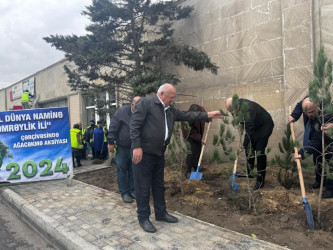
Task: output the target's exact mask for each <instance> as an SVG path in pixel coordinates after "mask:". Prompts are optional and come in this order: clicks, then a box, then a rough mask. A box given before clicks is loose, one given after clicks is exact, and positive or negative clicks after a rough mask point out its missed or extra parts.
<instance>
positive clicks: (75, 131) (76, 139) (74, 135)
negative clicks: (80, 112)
mask: <svg viewBox="0 0 333 250" xmlns="http://www.w3.org/2000/svg"><path fill="white" fill-rule="evenodd" d="M80 132H81V131H80V129H79V124H74V126H73V128H72V129H71V130H70V135H71V145H72V159H73V167H75V163H74V158H75V159H76V164H77V167H81V166H82V165H81V162H80V149H81V148H82V141H81V135H80Z"/></svg>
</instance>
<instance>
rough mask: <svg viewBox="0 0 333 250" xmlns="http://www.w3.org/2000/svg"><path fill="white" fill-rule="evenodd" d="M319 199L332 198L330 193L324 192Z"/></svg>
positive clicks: (332, 195)
mask: <svg viewBox="0 0 333 250" xmlns="http://www.w3.org/2000/svg"><path fill="white" fill-rule="evenodd" d="M321 198H323V199H330V198H333V193H332V192H331V191H328V190H326V191H325V192H323V194H322V195H321Z"/></svg>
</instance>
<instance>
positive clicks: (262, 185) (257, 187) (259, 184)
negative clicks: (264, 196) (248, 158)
mask: <svg viewBox="0 0 333 250" xmlns="http://www.w3.org/2000/svg"><path fill="white" fill-rule="evenodd" d="M263 187H264V183H263V182H259V181H257V182H256V185H255V186H254V187H253V190H258V189H260V188H263Z"/></svg>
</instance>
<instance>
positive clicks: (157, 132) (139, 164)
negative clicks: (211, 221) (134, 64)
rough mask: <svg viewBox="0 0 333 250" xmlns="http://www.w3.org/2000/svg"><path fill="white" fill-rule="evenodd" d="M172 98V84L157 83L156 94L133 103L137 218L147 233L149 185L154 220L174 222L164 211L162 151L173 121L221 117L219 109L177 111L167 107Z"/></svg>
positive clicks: (173, 90)
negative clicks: (209, 110)
mask: <svg viewBox="0 0 333 250" xmlns="http://www.w3.org/2000/svg"><path fill="white" fill-rule="evenodd" d="M175 97H176V89H175V87H174V86H172V85H171V84H169V83H165V84H163V85H162V86H160V88H159V89H158V92H157V95H154V96H149V97H145V98H141V99H140V100H139V101H138V102H137V104H136V105H135V109H134V113H133V115H132V119H131V127H130V135H131V140H132V148H133V163H134V165H133V170H134V183H135V190H136V202H137V208H138V209H137V212H138V219H139V224H140V226H141V227H142V228H143V230H145V231H146V232H151V233H154V232H156V229H155V227H154V225H153V224H152V223H151V222H150V221H149V216H150V206H149V196H150V188H151V189H152V193H153V198H154V208H155V218H156V220H158V221H165V222H169V223H176V222H178V219H177V218H176V217H174V216H171V215H169V214H168V213H167V211H166V204H165V198H164V151H165V149H166V146H167V145H168V144H169V142H170V138H171V135H172V130H173V126H174V122H175V121H193V120H208V119H209V118H223V116H222V115H221V113H220V112H219V111H212V112H208V113H206V112H183V111H179V110H177V109H176V108H174V107H173V106H170V104H171V103H172V102H173V101H174V99H175Z"/></svg>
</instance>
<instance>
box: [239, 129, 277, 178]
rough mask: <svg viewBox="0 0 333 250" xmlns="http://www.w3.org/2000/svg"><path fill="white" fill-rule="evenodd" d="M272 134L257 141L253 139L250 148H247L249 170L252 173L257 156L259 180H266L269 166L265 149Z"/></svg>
mask: <svg viewBox="0 0 333 250" xmlns="http://www.w3.org/2000/svg"><path fill="white" fill-rule="evenodd" d="M270 136H271V133H270V134H269V135H267V136H266V137H263V138H260V139H258V140H257V141H251V145H249V148H247V149H245V155H246V158H247V171H248V172H249V174H250V172H251V171H252V169H253V168H254V162H255V158H257V180H258V181H260V182H262V181H265V176H266V166H267V156H266V152H265V151H266V147H267V144H268V139H269V137H270ZM255 152H256V156H255Z"/></svg>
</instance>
